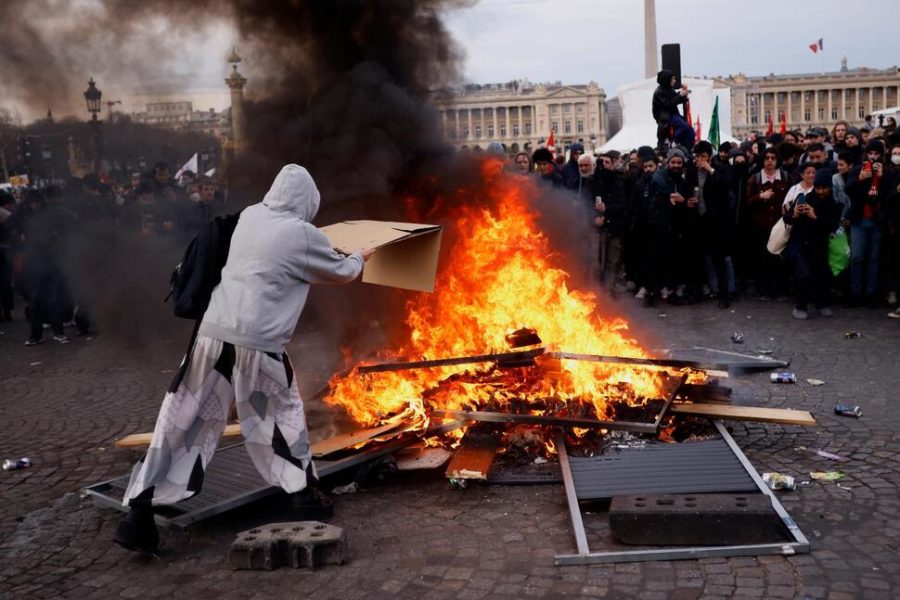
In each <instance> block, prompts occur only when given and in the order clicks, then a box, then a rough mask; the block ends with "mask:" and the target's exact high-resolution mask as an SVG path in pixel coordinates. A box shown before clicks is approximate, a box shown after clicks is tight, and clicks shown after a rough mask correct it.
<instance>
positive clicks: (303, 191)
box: [262, 164, 320, 222]
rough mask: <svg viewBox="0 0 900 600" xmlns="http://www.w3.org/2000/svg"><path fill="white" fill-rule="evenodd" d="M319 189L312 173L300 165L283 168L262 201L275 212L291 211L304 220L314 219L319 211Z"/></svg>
mask: <svg viewBox="0 0 900 600" xmlns="http://www.w3.org/2000/svg"><path fill="white" fill-rule="evenodd" d="M319 200H320V196H319V190H318V189H317V188H316V182H315V181H313V178H312V175H310V174H309V171H307V170H306V169H305V168H303V167H301V166H300V165H293V164H291V165H285V166H283V167H282V168H281V171H280V172H279V173H278V175H276V176H275V181H273V182H272V187H271V188H269V191H268V192H266V196H265V198H263V201H262V203H263V204H264V205H265V206H266V207H268V208H269V209H271V210H274V211H275V212H289V213H292V214H294V215H296V216H298V217H300V219H302V220H304V221H307V222H309V221H312V220H313V218H314V217H315V216H316V213H317V212H319Z"/></svg>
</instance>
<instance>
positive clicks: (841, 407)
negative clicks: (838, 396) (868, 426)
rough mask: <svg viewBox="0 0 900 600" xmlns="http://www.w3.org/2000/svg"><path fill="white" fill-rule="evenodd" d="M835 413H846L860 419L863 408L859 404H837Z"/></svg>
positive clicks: (847, 415) (845, 414)
mask: <svg viewBox="0 0 900 600" xmlns="http://www.w3.org/2000/svg"><path fill="white" fill-rule="evenodd" d="M834 414H836V415H844V416H845V417H856V418H857V419H858V418H860V417H861V416H862V409H861V408H860V407H858V406H851V405H849V404H837V405H835V407H834Z"/></svg>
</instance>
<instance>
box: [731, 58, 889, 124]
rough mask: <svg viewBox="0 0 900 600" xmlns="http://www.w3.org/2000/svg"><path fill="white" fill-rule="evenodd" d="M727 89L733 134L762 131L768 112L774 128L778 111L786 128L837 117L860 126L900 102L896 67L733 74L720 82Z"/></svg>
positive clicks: (828, 121)
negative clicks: (760, 74) (805, 72)
mask: <svg viewBox="0 0 900 600" xmlns="http://www.w3.org/2000/svg"><path fill="white" fill-rule="evenodd" d="M721 81H722V82H723V83H724V84H726V85H728V86H729V87H731V127H732V132H733V134H734V135H735V136H736V137H745V136H746V135H747V134H748V133H749V132H750V131H754V130H755V131H765V130H766V127H767V126H768V122H769V116H770V115H771V117H772V121H773V122H774V124H775V130H776V131H777V130H778V127H779V123H780V121H781V117H782V115H784V117H785V120H786V122H787V127H788V129H800V130H804V131H805V130H806V129H808V128H809V127H828V128H831V127H832V126H833V125H834V124H835V122H837V121H840V120H845V121H849V122H850V123H851V124H859V123H861V122H862V120H863V117H865V116H866V115H868V114H871V113H872V112H874V111H878V110H883V109H885V108H891V107H895V106H897V105H898V104H900V96H898V93H900V68H898V67H890V68H888V69H868V68H865V67H861V68H857V69H848V68H847V60H846V58H845V59H842V60H841V70H840V71H836V72H831V73H808V74H799V75H774V74H770V75H765V76H762V77H747V76H745V75H743V74H737V75H732V76H730V77H726V78H723V79H722V80H721Z"/></svg>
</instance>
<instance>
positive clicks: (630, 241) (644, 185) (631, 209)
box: [624, 152, 658, 300]
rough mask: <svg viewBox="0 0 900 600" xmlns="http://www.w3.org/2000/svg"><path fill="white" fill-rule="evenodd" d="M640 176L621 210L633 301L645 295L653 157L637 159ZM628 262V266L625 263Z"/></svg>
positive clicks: (627, 272)
mask: <svg viewBox="0 0 900 600" xmlns="http://www.w3.org/2000/svg"><path fill="white" fill-rule="evenodd" d="M641 161H642V163H641V168H642V172H641V177H640V179H638V180H637V181H636V182H635V183H634V185H633V186H632V188H631V195H630V196H629V197H628V204H627V206H626V207H625V215H626V221H627V224H626V227H627V229H626V232H625V238H624V240H625V270H626V275H627V277H628V278H629V280H630V281H633V282H634V283H635V287H636V288H638V292H637V294H635V298H637V299H639V300H641V299H644V298H645V297H646V296H647V274H646V272H645V269H646V265H647V262H648V254H649V252H650V247H651V245H652V244H653V243H654V242H653V240H651V239H648V238H647V214H648V212H649V211H650V202H651V201H652V197H651V195H650V182H651V181H652V180H653V175H654V174H655V173H656V169H657V167H658V165H657V163H656V154H655V153H653V152H651V153H650V154H649V155H647V154H645V155H644V156H643V157H642V159H641ZM629 262H630V264H629Z"/></svg>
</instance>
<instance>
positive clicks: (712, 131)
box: [709, 96, 719, 152]
mask: <svg viewBox="0 0 900 600" xmlns="http://www.w3.org/2000/svg"><path fill="white" fill-rule="evenodd" d="M709 143H710V144H712V147H713V152H716V151H717V150H718V149H719V97H718V96H716V103H715V105H714V106H713V112H712V118H711V119H710V120H709Z"/></svg>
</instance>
